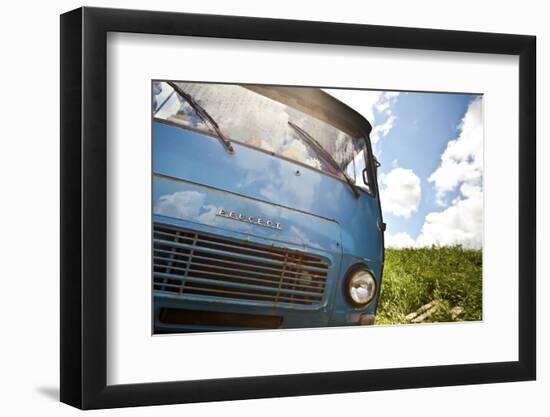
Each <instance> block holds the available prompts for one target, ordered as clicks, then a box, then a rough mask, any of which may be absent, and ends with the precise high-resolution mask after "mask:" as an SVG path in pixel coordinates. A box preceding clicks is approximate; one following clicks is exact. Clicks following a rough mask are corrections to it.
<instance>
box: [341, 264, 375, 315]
mask: <svg viewBox="0 0 550 417" xmlns="http://www.w3.org/2000/svg"><path fill="white" fill-rule="evenodd" d="M346 282H347V292H348V294H347V295H348V298H349V301H350V302H351V303H352V304H353V305H355V306H356V307H364V306H366V305H367V304H368V303H370V302H371V301H372V299H373V298H374V296H375V294H376V280H375V279H374V277H373V276H372V274H371V272H370V271H369V270H367V269H364V268H361V269H357V270H356V271H354V272H353V273H351V274H350V276H349V277H348V279H347V281H346Z"/></svg>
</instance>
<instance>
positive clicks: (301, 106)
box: [241, 84, 372, 138]
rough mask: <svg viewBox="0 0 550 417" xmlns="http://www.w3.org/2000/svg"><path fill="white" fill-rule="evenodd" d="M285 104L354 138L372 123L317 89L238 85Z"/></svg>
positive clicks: (365, 132) (366, 129)
mask: <svg viewBox="0 0 550 417" xmlns="http://www.w3.org/2000/svg"><path fill="white" fill-rule="evenodd" d="M241 86H242V87H245V88H247V89H249V90H252V91H254V92H255V93H258V94H261V95H263V96H265V97H268V98H270V99H272V100H275V101H278V102H280V103H282V104H285V105H286V106H289V107H292V108H294V109H296V110H299V111H301V112H302V113H306V114H308V115H310V116H312V117H315V118H316V119H319V120H322V121H324V122H325V123H328V124H330V125H332V126H334V127H335V128H337V129H339V130H341V131H343V132H345V133H347V134H348V135H350V136H351V137H353V138H357V137H361V136H366V135H368V134H369V133H370V131H371V130H372V126H371V124H370V123H369V121H368V120H367V119H365V118H364V117H363V116H362V115H361V114H359V113H358V112H357V111H355V110H353V109H352V108H351V107H349V106H348V105H346V104H344V103H342V102H341V101H339V100H337V99H336V98H334V97H333V96H331V95H330V94H328V93H325V92H324V91H323V90H321V89H319V88H311V87H284V86H270V85H257V84H241Z"/></svg>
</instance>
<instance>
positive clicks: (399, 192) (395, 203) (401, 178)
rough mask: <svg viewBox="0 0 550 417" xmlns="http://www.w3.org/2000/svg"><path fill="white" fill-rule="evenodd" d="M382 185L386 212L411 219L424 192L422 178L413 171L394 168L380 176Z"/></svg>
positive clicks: (381, 194)
mask: <svg viewBox="0 0 550 417" xmlns="http://www.w3.org/2000/svg"><path fill="white" fill-rule="evenodd" d="M380 185H381V190H380V198H381V199H382V208H383V210H384V212H386V213H391V214H393V215H395V216H401V217H405V218H409V217H410V216H411V214H413V213H414V212H416V210H418V205H419V204H420V197H421V194H422V190H421V187H420V178H418V176H417V175H416V174H415V173H414V172H413V171H412V170H410V169H404V168H394V169H392V170H391V171H390V172H389V173H388V174H384V175H381V176H380Z"/></svg>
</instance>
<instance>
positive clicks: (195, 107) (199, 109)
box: [166, 81, 235, 153]
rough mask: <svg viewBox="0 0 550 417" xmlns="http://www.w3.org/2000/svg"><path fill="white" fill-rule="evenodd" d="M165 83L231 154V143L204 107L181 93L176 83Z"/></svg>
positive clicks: (184, 93)
mask: <svg viewBox="0 0 550 417" xmlns="http://www.w3.org/2000/svg"><path fill="white" fill-rule="evenodd" d="M166 83H167V84H168V85H169V86H170V87H172V88H173V89H174V91H175V92H176V93H178V94H179V95H180V96H181V97H182V98H184V99H185V100H186V101H187V102H188V103H189V105H190V106H191V107H192V108H193V110H195V112H196V113H197V114H198V115H199V116H200V117H201V119H202V120H203V121H204V122H205V123H207V124H209V125H210V126H211V127H212V128H213V129H214V131H215V132H216V135H217V136H218V139H219V140H220V142H221V143H222V145H223V147H224V148H225V149H226V150H227V152H229V153H233V152H234V151H235V150H234V149H233V145H231V142H230V141H229V139H227V138H226V137H225V135H224V134H223V133H222V131H221V129H220V127H219V126H218V124H217V123H216V121H215V120H214V118H213V117H212V116H210V114H208V112H207V111H206V110H205V109H204V107H202V106H201V105H200V104H199V103H197V102H196V101H195V99H194V98H193V96H191V95H190V94H187V93H186V92H185V91H183V90H182V89H181V88H180V87H179V86H178V85H177V84H176V83H174V82H172V81H167V82H166Z"/></svg>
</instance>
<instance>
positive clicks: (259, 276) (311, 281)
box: [153, 224, 330, 305]
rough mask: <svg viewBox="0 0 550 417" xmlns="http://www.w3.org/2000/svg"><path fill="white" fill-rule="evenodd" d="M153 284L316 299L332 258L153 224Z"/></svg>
mask: <svg viewBox="0 0 550 417" xmlns="http://www.w3.org/2000/svg"><path fill="white" fill-rule="evenodd" d="M153 243H154V248H153V249H154V256H153V269H154V271H153V284H154V286H153V288H154V289H155V290H156V291H163V292H167V293H176V294H178V295H181V296H185V295H186V294H187V295H193V297H199V298H200V297H206V296H208V297H216V298H227V299H233V300H251V301H257V302H261V303H262V302H265V303H269V304H270V305H276V304H280V303H283V304H291V305H318V304H319V303H320V302H321V301H322V299H323V296H324V292H325V286H326V279H327V276H328V272H329V266H330V263H329V262H328V260H327V259H325V258H322V257H318V256H315V255H313V254H310V253H302V252H298V251H294V250H288V249H286V248H284V247H275V246H271V245H262V244H258V243H254V242H249V241H238V240H231V239H228V238H226V237H221V236H214V235H209V234H206V233H199V232H195V231H191V230H187V229H180V228H177V227H175V226H165V225H160V224H155V225H154V239H153Z"/></svg>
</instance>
